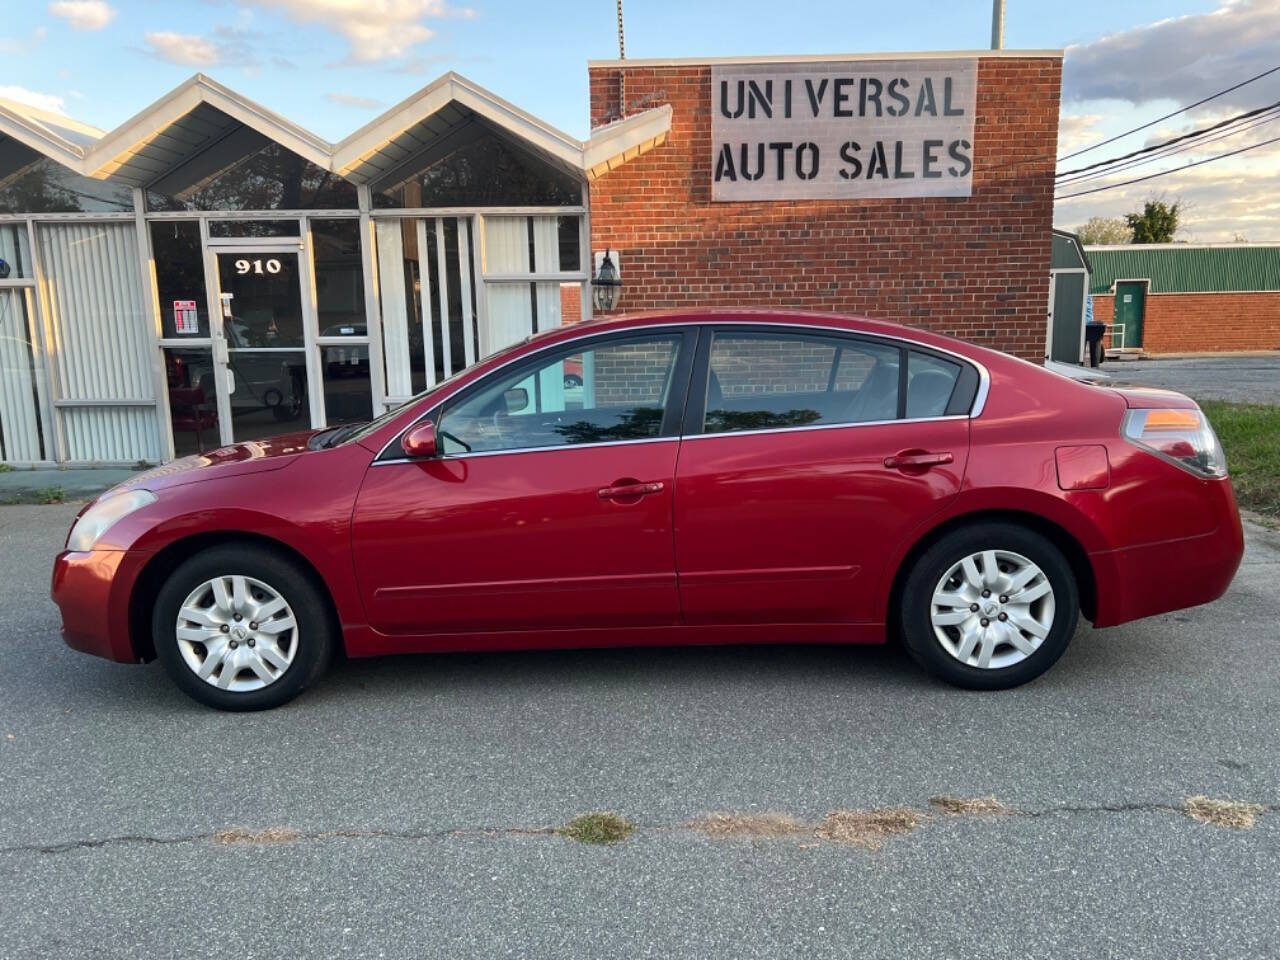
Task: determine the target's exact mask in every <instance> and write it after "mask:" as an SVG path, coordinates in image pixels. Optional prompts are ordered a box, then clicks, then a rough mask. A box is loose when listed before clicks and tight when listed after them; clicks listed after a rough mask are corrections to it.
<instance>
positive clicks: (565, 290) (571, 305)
mask: <svg viewBox="0 0 1280 960" xmlns="http://www.w3.org/2000/svg"><path fill="white" fill-rule="evenodd" d="M581 319H582V285H581V284H577V283H562V284H560V322H561V323H563V324H569V323H577V322H578V321H579V320H581Z"/></svg>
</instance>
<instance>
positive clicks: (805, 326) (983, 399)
mask: <svg viewBox="0 0 1280 960" xmlns="http://www.w3.org/2000/svg"><path fill="white" fill-rule="evenodd" d="M748 324H750V325H758V326H761V327H771V328H774V329H782V330H787V329H795V328H800V329H802V330H824V331H829V332H832V333H837V334H844V335H845V336H854V337H864V338H869V339H872V340H890V341H893V342H894V343H901V344H905V345H907V347H908V348H910V347H917V348H919V349H923V350H933V351H935V352H937V353H942V354H946V355H947V356H949V357H955V359H957V360H959V361H960V362H961V363H967V364H969V365H971V366H972V367H974V368H975V369H977V371H978V390H977V393H976V394H975V395H974V398H973V406H972V407H971V408H970V410H969V412H968V413H953V414H950V415H944V416H940V417H914V418H911V419H905V418H904V419H901V420H899V419H896V418H895V419H893V420H866V421H863V422H861V423H819V424H809V425H801V426H795V427H769V428H765V429H761V430H729V431H725V432H724V433H695V434H681V435H680V436H678V437H646V438H644V439H642V440H606V441H603V442H601V443H565V444H560V445H558V446H554V447H523V448H521V449H519V450H484V451H480V452H479V453H474V454H463V455H462V456H457V455H451V456H449V457H437V458H435V459H450V460H459V459H463V458H464V457H467V456H490V455H493V454H497V453H528V452H531V451H537V450H565V449H568V448H570V447H599V446H605V445H610V446H619V445H623V444H631V443H652V442H654V441H656V440H696V439H698V438H699V437H727V436H737V437H741V436H747V435H749V434H766V433H784V432H791V431H795V430H822V429H831V428H834V427H866V426H882V425H884V424H887V423H925V422H928V421H931V420H976V419H977V418H978V417H980V416H981V415H982V411H983V410H984V409H985V408H986V404H987V396H988V394H989V393H990V391H991V373H990V372H989V371H988V370H987V368H986V365H985V364H983V363H982V362H980V361H978V360H975V359H973V358H972V357H966V356H965V355H964V354H962V353H956V352H955V351H954V350H948V349H947V348H946V347H935V346H933V345H932V344H928V343H921V342H920V341H919V340H912V339H911V338H909V337H904V336H899V335H897V334H892V333H866V332H864V331H861V330H849V329H847V328H845V327H834V326H830V325H827V324H809V323H785V322H779V321H778V320H776V319H772V318H768V317H759V318H757V317H734V318H732V319H730V318H729V317H728V316H726V317H723V318H718V317H716V316H714V315H712V316H706V317H696V318H695V317H691V318H689V319H686V320H672V321H669V322H663V323H657V324H653V325H652V326H643V327H626V328H623V329H621V330H609V331H605V332H603V333H601V332H592V331H583V334H582V336H581V337H573V338H570V339H568V340H560V341H557V342H556V343H551V344H547V345H546V346H545V347H542V348H541V349H539V350H534V351H532V352H531V353H524V354H521V355H520V356H517V357H512V358H511V359H510V360H507V361H506V362H505V363H502V364H499V365H498V366H496V367H494V368H493V369H492V370H490V371H489V372H488V373H486V374H485V378H488V377H491V376H494V375H496V374H498V373H499V372H501V371H502V370H505V369H506V368H507V367H509V366H511V365H513V364H516V363H523V362H524V361H526V360H530V359H533V358H534V357H537V356H538V354H540V353H544V352H549V351H551V350H553V349H558V348H561V347H564V346H567V345H569V344H572V343H574V342H576V341H577V340H585V339H589V338H591V337H593V336H599V337H601V338H603V337H607V336H610V335H611V334H615V333H616V334H619V335H623V336H625V335H626V334H628V333H632V332H641V331H643V332H646V333H647V332H649V331H664V330H672V329H680V328H683V327H715V326H738V325H748ZM556 329H563V328H556ZM535 336H536V334H535ZM467 386H470V384H468V385H467ZM461 389H466V387H455V388H454V389H453V391H452V392H450V393H449V394H448V395H447V396H444V397H441V398H440V399H439V400H438V401H436V402H435V403H434V404H432V405H431V406H430V407H428V408H427V409H426V410H424V411H423V412H422V414H421V415H420V416H418V417H415V418H414V420H413V422H412V423H409V424H406V425H405V427H404V429H402V430H399V431H397V432H396V434H395V435H394V436H392V437H391V439H390V440H388V441H387V442H386V443H385V444H383V446H382V448H381V449H380V450H379V451H378V453H377V455H376V456H375V457H374V459H373V463H372V466H377V465H378V464H380V463H420V462H422V461H420V460H411V459H409V458H407V457H402V458H391V459H386V460H383V459H382V457H383V455H384V454H385V453H386V452H387V450H388V449H389V448H390V447H391V445H392V444H394V443H397V442H399V440H400V438H401V437H403V436H404V434H405V433H406V432H407V431H409V430H410V429H412V428H413V427H415V426H417V425H418V424H419V423H421V422H422V421H423V420H425V419H427V418H428V417H430V416H431V415H432V414H433V413H435V412H436V411H437V410H439V409H440V408H441V407H442V406H444V404H446V403H447V402H448V401H449V400H451V399H452V398H453V397H454V395H455V394H457V393H458V391H459V390H461ZM409 402H412V398H411V399H410V400H408V401H406V403H409Z"/></svg>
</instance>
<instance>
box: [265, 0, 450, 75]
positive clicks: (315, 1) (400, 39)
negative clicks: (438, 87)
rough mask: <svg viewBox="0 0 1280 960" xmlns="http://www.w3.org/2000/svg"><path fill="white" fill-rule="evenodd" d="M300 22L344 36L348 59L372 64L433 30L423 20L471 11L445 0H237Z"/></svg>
mask: <svg viewBox="0 0 1280 960" xmlns="http://www.w3.org/2000/svg"><path fill="white" fill-rule="evenodd" d="M243 3H244V5H246V6H255V7H260V8H263V9H269V10H275V11H278V12H281V13H283V14H285V15H286V16H287V17H289V18H290V19H291V20H294V21H295V22H297V23H303V24H318V25H320V26H322V27H325V28H327V29H329V30H333V31H336V32H337V33H339V34H341V35H342V36H343V37H345V38H346V40H347V44H348V47H349V56H350V59H351V60H352V61H353V62H355V63H372V62H376V61H379V60H392V59H398V58H400V57H403V56H406V55H408V54H409V53H410V51H412V50H413V48H414V47H416V46H417V45H418V44H420V43H423V42H424V41H427V40H430V39H431V38H432V37H433V36H434V35H435V31H433V30H432V29H431V28H430V27H428V26H427V25H426V21H428V20H441V19H445V18H463V19H470V18H472V17H474V16H475V12H474V11H473V10H470V9H468V8H465V7H451V6H450V5H449V4H448V3H447V0H243Z"/></svg>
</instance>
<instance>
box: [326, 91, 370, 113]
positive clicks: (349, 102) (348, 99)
mask: <svg viewBox="0 0 1280 960" xmlns="http://www.w3.org/2000/svg"><path fill="white" fill-rule="evenodd" d="M324 98H325V99H326V100H328V101H329V102H330V103H336V104H338V105H339V106H343V107H358V108H359V109H361V110H375V109H377V108H378V107H380V106H382V101H381V100H374V99H373V98H372V97H358V96H356V95H354V94H351V93H326V94H325V95H324Z"/></svg>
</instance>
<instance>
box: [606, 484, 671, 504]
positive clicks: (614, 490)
mask: <svg viewBox="0 0 1280 960" xmlns="http://www.w3.org/2000/svg"><path fill="white" fill-rule="evenodd" d="M661 492H662V481H661V480H654V481H652V482H650V483H641V482H639V481H637V480H628V481H618V482H616V483H614V484H613V485H612V486H608V487H601V488H600V489H599V490H597V491H596V495H597V496H599V497H600V499H601V500H627V499H632V498H636V499H638V498H640V497H647V496H649V495H650V494H653V493H661Z"/></svg>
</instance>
